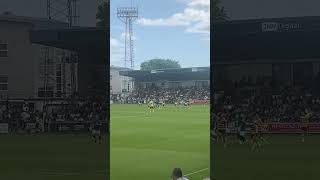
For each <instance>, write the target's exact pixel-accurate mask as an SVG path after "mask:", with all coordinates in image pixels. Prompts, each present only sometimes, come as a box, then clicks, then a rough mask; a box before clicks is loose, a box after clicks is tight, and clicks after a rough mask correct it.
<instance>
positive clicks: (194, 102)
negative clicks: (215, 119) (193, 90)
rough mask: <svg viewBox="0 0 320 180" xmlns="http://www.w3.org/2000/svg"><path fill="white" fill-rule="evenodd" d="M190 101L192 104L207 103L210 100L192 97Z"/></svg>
mask: <svg viewBox="0 0 320 180" xmlns="http://www.w3.org/2000/svg"><path fill="white" fill-rule="evenodd" d="M190 102H192V104H209V103H210V100H203V99H192V100H191V101H190Z"/></svg>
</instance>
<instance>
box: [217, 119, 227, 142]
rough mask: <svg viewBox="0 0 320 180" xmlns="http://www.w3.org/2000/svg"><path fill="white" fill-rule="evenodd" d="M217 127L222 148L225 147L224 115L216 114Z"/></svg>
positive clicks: (225, 125) (225, 124)
mask: <svg viewBox="0 0 320 180" xmlns="http://www.w3.org/2000/svg"><path fill="white" fill-rule="evenodd" d="M217 127H218V132H219V135H220V136H221V138H222V142H223V145H224V147H226V146H227V138H226V130H227V120H226V117H225V114H224V113H220V114H218V117H217Z"/></svg>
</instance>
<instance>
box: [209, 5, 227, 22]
mask: <svg viewBox="0 0 320 180" xmlns="http://www.w3.org/2000/svg"><path fill="white" fill-rule="evenodd" d="M212 7H213V8H212V9H213V14H212V15H211V17H212V19H211V21H212V22H216V21H226V20H228V19H229V17H228V15H227V12H226V10H225V9H224V7H223V6H221V1H220V0H213V1H212Z"/></svg>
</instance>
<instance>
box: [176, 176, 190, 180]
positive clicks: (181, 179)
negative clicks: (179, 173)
mask: <svg viewBox="0 0 320 180" xmlns="http://www.w3.org/2000/svg"><path fill="white" fill-rule="evenodd" d="M177 180H189V179H187V178H186V177H181V178H178V179H177Z"/></svg>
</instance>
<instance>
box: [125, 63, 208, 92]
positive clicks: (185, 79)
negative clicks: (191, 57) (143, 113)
mask: <svg viewBox="0 0 320 180" xmlns="http://www.w3.org/2000/svg"><path fill="white" fill-rule="evenodd" d="M120 75H122V76H128V77H131V78H133V81H134V85H135V88H140V89H141V88H142V89H143V88H151V87H157V88H164V89H168V88H169V89H173V88H183V87H197V88H208V87H209V86H210V68H209V67H193V68H179V69H162V70H161V69H160V70H152V71H140V70H135V71H121V72H120Z"/></svg>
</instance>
